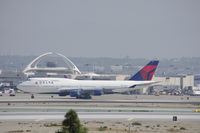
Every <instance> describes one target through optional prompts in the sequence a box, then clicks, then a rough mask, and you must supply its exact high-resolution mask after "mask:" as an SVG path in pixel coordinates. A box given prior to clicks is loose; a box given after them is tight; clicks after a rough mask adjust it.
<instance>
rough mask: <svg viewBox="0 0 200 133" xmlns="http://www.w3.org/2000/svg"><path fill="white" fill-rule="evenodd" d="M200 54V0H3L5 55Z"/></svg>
mask: <svg viewBox="0 0 200 133" xmlns="http://www.w3.org/2000/svg"><path fill="white" fill-rule="evenodd" d="M50 51H52V52H59V53H61V54H64V55H66V56H68V57H69V56H70V57H115V58H116V57H117V58H118V57H125V56H129V57H131V58H173V57H197V56H198V57H199V56H200V0H79V1H77V0H0V55H40V54H42V53H45V52H50Z"/></svg>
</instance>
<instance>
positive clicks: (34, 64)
mask: <svg viewBox="0 0 200 133" xmlns="http://www.w3.org/2000/svg"><path fill="white" fill-rule="evenodd" d="M48 55H57V56H59V57H61V58H62V59H63V61H64V62H65V63H66V64H67V65H69V66H70V67H71V69H72V70H73V73H74V74H81V72H80V70H79V69H78V68H77V67H76V65H75V64H74V63H73V62H72V61H71V60H70V59H68V58H67V57H65V56H64V55H62V54H59V53H53V52H48V53H45V54H42V55H40V56H38V57H37V58H35V59H34V60H33V61H31V63H29V64H28V65H27V66H26V68H25V69H24V70H23V73H26V72H28V71H31V70H34V69H37V68H38V67H37V64H38V63H39V62H40V61H41V60H42V58H44V57H46V56H48Z"/></svg>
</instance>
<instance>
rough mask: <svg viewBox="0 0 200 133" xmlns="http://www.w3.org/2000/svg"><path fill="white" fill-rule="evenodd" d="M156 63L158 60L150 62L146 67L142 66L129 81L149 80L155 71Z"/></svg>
mask: <svg viewBox="0 0 200 133" xmlns="http://www.w3.org/2000/svg"><path fill="white" fill-rule="evenodd" d="M158 63H159V61H158V60H155V61H150V62H149V63H148V64H147V65H146V66H144V67H143V68H142V69H141V70H140V71H139V72H137V73H136V74H135V75H134V76H132V77H131V78H130V79H129V80H136V81H147V80H151V79H152V77H153V75H154V73H155V71H156V68H157V66H158Z"/></svg>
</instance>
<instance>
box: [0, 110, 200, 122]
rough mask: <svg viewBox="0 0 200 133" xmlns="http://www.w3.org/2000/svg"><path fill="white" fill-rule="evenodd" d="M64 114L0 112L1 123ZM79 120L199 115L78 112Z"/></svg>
mask: <svg viewBox="0 0 200 133" xmlns="http://www.w3.org/2000/svg"><path fill="white" fill-rule="evenodd" d="M64 115H65V112H0V120H1V121H2V120H3V121H48V120H63V119H64ZM78 115H79V118H80V119H81V120H109V119H112V120H114V119H123V120H124V119H125V120H126V119H127V120H128V119H136V120H172V118H173V116H177V118H178V120H200V114H199V113H180V112H179V113H169V112H159V113H158V112H78Z"/></svg>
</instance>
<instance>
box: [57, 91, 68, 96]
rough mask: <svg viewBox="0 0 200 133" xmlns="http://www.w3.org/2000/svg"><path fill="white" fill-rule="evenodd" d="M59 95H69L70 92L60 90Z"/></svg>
mask: <svg viewBox="0 0 200 133" xmlns="http://www.w3.org/2000/svg"><path fill="white" fill-rule="evenodd" d="M58 95H59V96H67V95H69V92H67V91H60V93H59V94H58Z"/></svg>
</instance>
